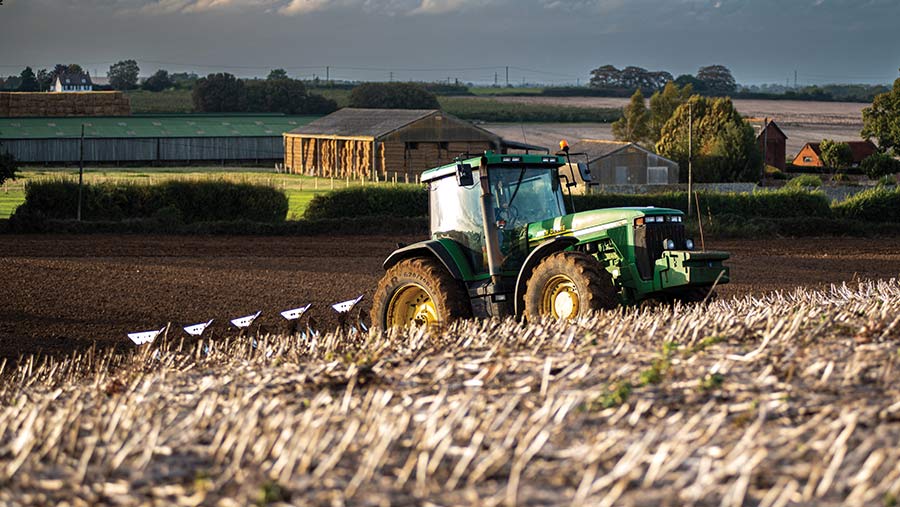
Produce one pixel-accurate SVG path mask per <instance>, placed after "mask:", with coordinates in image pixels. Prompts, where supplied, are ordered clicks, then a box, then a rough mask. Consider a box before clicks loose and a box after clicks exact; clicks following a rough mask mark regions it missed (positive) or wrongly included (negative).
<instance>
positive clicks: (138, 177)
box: [0, 167, 377, 220]
mask: <svg viewBox="0 0 900 507" xmlns="http://www.w3.org/2000/svg"><path fill="white" fill-rule="evenodd" d="M46 179H72V180H77V179H78V170H77V169H73V168H50V169H43V168H42V169H36V170H20V171H19V177H18V179H16V180H14V181H8V182H6V183H5V184H4V185H3V186H2V187H0V219H3V218H9V217H10V216H11V215H12V213H13V212H14V211H15V209H16V208H17V207H18V206H19V205H20V204H22V203H23V202H24V201H25V185H26V184H27V183H28V182H29V181H40V180H46ZM219 179H224V180H228V181H234V182H242V183H244V182H249V183H255V184H258V185H267V186H272V187H275V188H279V189H282V190H284V192H285V194H287V196H288V206H289V209H288V214H287V218H288V219H289V220H296V219H298V218H301V217H302V216H303V212H304V211H306V207H307V206H308V205H309V201H311V200H312V198H313V196H315V195H316V194H319V193H323V192H328V191H330V190H332V188H334V189H338V188H346V187H348V186H349V187H353V186H358V185H360V184H361V182H360V181H354V180H351V181H349V182H348V181H347V180H341V179H335V180H331V179H329V178H313V177H310V176H298V175H294V174H278V173H274V172H272V171H271V169H262V168H251V167H234V168H227V167H166V168H147V167H139V168H134V169H115V170H113V169H92V170H86V171H85V176H84V180H85V182H87V183H129V184H135V183H137V184H148V185H152V184H156V183H162V182H164V181H168V180H188V181H198V180H219ZM365 184H366V185H377V183H372V182H366V183H365Z"/></svg>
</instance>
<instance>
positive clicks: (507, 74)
mask: <svg viewBox="0 0 900 507" xmlns="http://www.w3.org/2000/svg"><path fill="white" fill-rule="evenodd" d="M506 87H507V88H509V65H507V66H506Z"/></svg>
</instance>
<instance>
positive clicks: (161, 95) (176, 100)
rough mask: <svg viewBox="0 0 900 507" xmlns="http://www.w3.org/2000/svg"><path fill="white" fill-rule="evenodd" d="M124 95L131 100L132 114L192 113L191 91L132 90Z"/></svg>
mask: <svg viewBox="0 0 900 507" xmlns="http://www.w3.org/2000/svg"><path fill="white" fill-rule="evenodd" d="M125 93H126V95H128V98H129V99H130V100H131V113H132V114H149V113H193V112H194V102H193V100H192V99H191V90H166V91H162V92H148V91H145V90H133V91H130V92H125Z"/></svg>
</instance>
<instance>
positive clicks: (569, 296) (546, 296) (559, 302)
mask: <svg viewBox="0 0 900 507" xmlns="http://www.w3.org/2000/svg"><path fill="white" fill-rule="evenodd" d="M580 305H581V298H580V297H579V296H578V289H577V288H575V282H573V281H572V279H571V278H569V277H567V276H564V275H556V276H554V277H553V278H551V279H550V280H549V281H548V282H547V284H546V285H544V290H543V291H542V292H541V315H551V316H553V318H554V319H565V320H573V319H575V317H577V316H578V308H579V306H580Z"/></svg>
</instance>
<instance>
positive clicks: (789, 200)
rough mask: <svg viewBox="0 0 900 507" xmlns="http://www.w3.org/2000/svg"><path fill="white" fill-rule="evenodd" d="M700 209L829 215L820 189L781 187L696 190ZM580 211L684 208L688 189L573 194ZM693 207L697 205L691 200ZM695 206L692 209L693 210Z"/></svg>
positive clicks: (747, 214)
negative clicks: (740, 190) (748, 190)
mask: <svg viewBox="0 0 900 507" xmlns="http://www.w3.org/2000/svg"><path fill="white" fill-rule="evenodd" d="M698 198H699V201H700V209H701V210H702V212H703V214H704V216H705V215H707V214H712V215H713V216H717V215H733V216H740V217H746V218H750V217H771V218H784V217H824V218H828V217H831V216H832V214H831V208H830V207H829V202H828V198H827V197H825V195H824V194H822V193H819V192H807V191H802V190H793V189H783V190H776V191H772V192H756V193H754V194H736V193H712V192H703V193H699V194H698ZM574 200H575V208H576V209H577V210H579V211H583V210H588V209H600V208H618V207H624V206H656V207H658V208H673V209H679V210H681V211H685V212H686V211H687V192H667V193H661V194H636V195H631V194H590V195H580V196H574ZM691 205H692V207H693V206H696V204H693V201H692V204H691ZM695 210H696V208H695V209H694V210H692V211H695Z"/></svg>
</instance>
